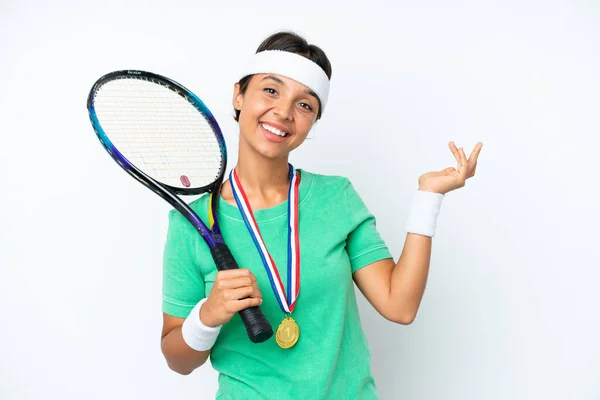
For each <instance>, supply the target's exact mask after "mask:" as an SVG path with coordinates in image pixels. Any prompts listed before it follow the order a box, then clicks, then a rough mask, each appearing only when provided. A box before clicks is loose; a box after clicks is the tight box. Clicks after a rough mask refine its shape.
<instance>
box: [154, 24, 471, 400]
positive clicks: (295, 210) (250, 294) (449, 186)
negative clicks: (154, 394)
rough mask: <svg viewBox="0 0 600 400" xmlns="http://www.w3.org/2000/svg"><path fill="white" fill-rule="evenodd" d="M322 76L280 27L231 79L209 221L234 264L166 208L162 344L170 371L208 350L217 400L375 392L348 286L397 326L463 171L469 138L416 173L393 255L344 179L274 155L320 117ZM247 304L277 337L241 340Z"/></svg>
mask: <svg viewBox="0 0 600 400" xmlns="http://www.w3.org/2000/svg"><path fill="white" fill-rule="evenodd" d="M330 79H331V65H330V63H329V60H328V59H327V57H326V55H325V53H324V52H323V51H322V50H321V49H320V48H319V47H317V46H314V45H309V44H308V43H307V42H306V41H305V40H304V39H303V38H301V37H299V36H297V35H295V34H293V33H288V32H280V33H277V34H274V35H272V36H270V37H269V38H267V39H266V40H265V41H264V42H263V43H262V44H261V45H260V46H259V48H258V50H257V52H256V54H255V56H254V58H253V59H252V60H251V62H250V63H249V65H248V66H247V67H246V69H245V70H244V71H243V75H242V79H241V80H240V81H239V82H238V83H236V84H235V86H234V94H233V106H234V109H235V119H236V120H237V121H238V123H239V127H240V136H239V158H238V163H237V165H236V166H235V168H234V170H233V171H232V173H231V174H230V179H229V180H227V181H226V182H225V183H224V184H223V186H222V189H221V193H220V198H219V210H218V213H219V215H218V219H219V222H220V225H221V230H222V232H223V235H224V239H225V242H226V243H227V244H228V245H229V247H230V249H231V252H232V254H233V256H234V257H235V259H236V260H237V262H238V264H239V265H240V269H239V270H231V271H219V272H218V271H217V270H216V268H215V265H214V263H213V261H212V258H211V256H210V253H209V250H208V247H207V246H206V244H205V243H204V242H203V241H202V239H201V238H200V237H199V235H198V234H197V233H196V232H195V231H194V229H193V228H192V226H191V225H190V224H189V223H188V222H187V221H186V220H185V219H184V217H182V216H181V215H180V214H179V213H177V212H176V211H172V212H171V213H170V214H169V230H168V234H167V241H166V246H165V252H164V285H163V315H164V325H163V331H162V351H163V354H164V356H165V358H166V360H167V363H168V365H169V367H170V368H171V369H173V370H174V371H176V372H178V373H180V374H189V373H191V372H192V371H193V370H195V369H196V368H198V367H199V366H201V365H202V364H204V363H205V362H206V360H207V359H208V357H209V356H210V357H211V363H212V366H213V367H214V368H215V369H216V370H217V371H219V391H218V393H217V398H219V399H278V400H283V399H294V400H298V399H311V400H315V399H343V400H345V399H376V398H377V390H376V386H375V383H374V380H373V376H372V374H371V367H370V353H369V348H368V344H367V341H366V339H365V336H364V333H363V330H362V328H361V323H360V318H359V314H358V309H357V304H356V298H355V294H354V283H356V285H357V286H358V288H359V289H360V290H361V292H362V293H363V294H364V296H365V297H366V298H367V299H368V301H369V302H370V303H371V304H372V305H373V307H374V308H375V309H376V310H377V311H378V312H379V313H380V314H381V315H382V316H383V317H385V318H386V319H388V320H390V321H393V322H396V323H400V324H410V323H411V322H412V321H413V320H414V318H415V316H416V314H417V310H418V308H419V304H420V302H421V298H422V296H423V292H424V290H425V283H426V280H427V274H428V270H429V259H430V254H431V241H432V237H433V236H434V232H435V222H436V218H437V215H438V212H439V209H440V205H441V202H442V198H443V197H444V194H445V193H447V192H449V191H451V190H454V189H456V188H459V187H462V186H464V184H465V180H466V179H467V178H469V177H471V176H473V175H474V173H475V167H476V163H477V157H478V155H479V151H480V150H481V146H482V144H481V143H478V144H477V146H476V147H475V149H474V150H473V153H472V154H471V155H470V157H469V158H468V159H467V157H466V155H465V153H464V151H463V149H462V148H461V149H457V148H456V146H455V145H454V144H453V143H452V142H451V143H450V145H449V146H450V149H451V151H452V152H453V154H454V156H455V157H456V159H457V161H458V167H457V168H456V169H455V168H447V169H445V170H443V171H439V172H429V173H426V174H424V175H422V176H421V177H420V178H419V179H418V183H419V190H418V191H417V192H416V193H415V197H414V199H413V202H412V206H411V211H410V217H409V221H408V226H407V229H406V231H407V232H408V234H407V237H406V242H405V244H404V248H403V251H402V255H401V256H400V258H399V260H398V262H397V263H396V262H394V261H393V258H392V256H391V254H390V252H389V251H388V248H387V246H386V245H385V243H384V241H383V240H382V239H381V237H380V236H379V234H378V232H377V230H376V227H375V218H374V217H373V215H372V214H371V213H370V212H369V211H368V210H367V208H366V207H365V205H364V203H363V202H362V201H361V199H360V197H359V195H358V194H357V192H356V191H355V189H354V188H353V186H352V184H351V183H350V182H349V181H348V179H346V178H343V177H337V176H324V175H319V174H313V173H311V172H309V171H305V170H300V169H298V170H296V169H295V168H294V167H293V166H291V165H290V164H289V163H288V158H289V154H290V152H291V151H292V150H294V149H295V148H297V147H298V146H300V145H301V144H302V143H303V142H304V140H305V139H306V136H307V135H308V133H309V131H310V129H311V128H312V126H313V124H314V123H315V122H316V121H317V120H318V119H319V118H320V117H321V116H322V115H323V113H324V111H325V109H326V103H327V95H328V91H329V80H330ZM208 204H209V201H208V196H204V197H201V198H200V199H198V200H196V201H194V202H193V203H192V204H191V206H192V208H193V209H194V210H195V211H196V212H197V213H198V214H199V215H200V217H201V218H203V219H204V220H205V221H208V219H209V217H208V215H207V214H208V208H209V207H208ZM253 221H255V222H256V224H253ZM258 305H260V306H261V309H262V311H263V313H264V314H265V316H266V317H267V319H268V320H269V321H270V322H271V324H272V325H273V327H274V329H276V330H277V332H276V334H275V335H273V337H272V338H271V339H269V340H267V341H265V342H263V343H258V344H255V343H252V342H251V341H250V340H249V339H248V336H247V334H246V330H245V327H244V325H243V323H242V321H241V319H240V317H239V315H238V314H237V312H238V311H240V310H242V309H245V308H247V307H252V306H258Z"/></svg>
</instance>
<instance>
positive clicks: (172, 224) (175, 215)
mask: <svg viewBox="0 0 600 400" xmlns="http://www.w3.org/2000/svg"><path fill="white" fill-rule="evenodd" d="M208 199H209V195H208V194H203V195H202V196H200V197H199V198H197V199H195V200H193V201H191V202H189V203H188V206H190V208H191V209H192V210H193V211H194V212H195V213H196V214H197V215H198V216H199V217H200V218H201V219H202V220H203V221H205V218H206V217H207V211H208ZM169 229H176V230H182V231H187V230H189V231H195V229H194V227H193V226H192V225H191V224H190V223H189V221H188V220H187V219H186V218H185V217H184V216H183V215H182V214H181V213H180V212H179V211H177V210H176V209H174V208H173V209H171V210H169Z"/></svg>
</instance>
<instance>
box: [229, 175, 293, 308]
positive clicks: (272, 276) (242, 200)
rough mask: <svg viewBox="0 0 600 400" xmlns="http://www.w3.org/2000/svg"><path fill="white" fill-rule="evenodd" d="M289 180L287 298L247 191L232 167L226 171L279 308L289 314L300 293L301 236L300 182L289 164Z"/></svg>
mask: <svg viewBox="0 0 600 400" xmlns="http://www.w3.org/2000/svg"><path fill="white" fill-rule="evenodd" d="M289 166H290V170H289V179H290V187H289V189H288V226H289V228H288V259H287V262H288V265H287V273H288V279H287V297H286V292H285V289H284V288H283V283H282V282H281V277H280V276H279V272H278V270H277V266H276V265H275V262H274V261H273V258H272V257H271V254H269V252H268V250H267V246H265V242H264V241H263V238H262V236H261V234H260V231H259V229H258V224H257V223H256V220H255V219H254V214H253V213H252V209H251V208H250V203H249V202H248V198H247V197H246V193H245V192H244V189H243V188H242V184H241V183H240V180H239V178H238V176H237V172H236V170H235V169H233V170H231V172H230V173H229V180H230V182H231V189H232V191H233V197H235V202H236V203H237V205H238V208H239V210H240V213H241V214H242V218H243V219H244V223H245V224H246V228H248V232H249V233H250V236H251V237H252V240H253V241H254V244H255V245H256V249H257V250H258V254H259V255H260V258H261V260H262V262H263V265H264V267H265V271H266V272H267V275H268V277H269V281H270V282H271V288H272V289H273V293H275V298H276V299H277V302H278V303H279V306H280V307H281V310H282V311H283V312H285V313H288V314H289V313H291V312H292V311H294V307H295V306H296V299H297V298H298V293H299V292H300V239H299V236H298V187H299V185H300V177H299V176H298V175H297V174H296V171H295V169H294V167H293V166H292V164H289Z"/></svg>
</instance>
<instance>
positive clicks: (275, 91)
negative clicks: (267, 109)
mask: <svg viewBox="0 0 600 400" xmlns="http://www.w3.org/2000/svg"><path fill="white" fill-rule="evenodd" d="M263 90H264V91H265V92H268V93H270V94H277V90H275V89H273V88H264V89H263Z"/></svg>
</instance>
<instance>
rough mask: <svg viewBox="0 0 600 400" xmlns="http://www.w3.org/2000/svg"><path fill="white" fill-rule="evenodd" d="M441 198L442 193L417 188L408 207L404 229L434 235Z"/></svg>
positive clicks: (409, 231)
mask: <svg viewBox="0 0 600 400" xmlns="http://www.w3.org/2000/svg"><path fill="white" fill-rule="evenodd" d="M443 199H444V195H443V194H441V193H433V192H427V191H424V190H417V193H415V195H414V198H413V201H412V205H411V207H410V213H409V215H408V221H407V223H406V231H407V232H408V233H417V234H419V235H423V236H429V237H434V236H435V226H436V222H437V217H438V215H439V213H440V208H441V206H442V200H443Z"/></svg>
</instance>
